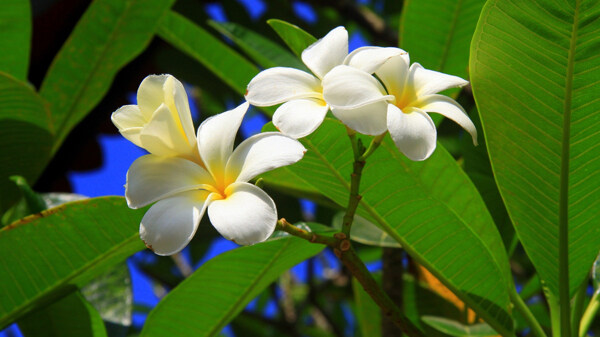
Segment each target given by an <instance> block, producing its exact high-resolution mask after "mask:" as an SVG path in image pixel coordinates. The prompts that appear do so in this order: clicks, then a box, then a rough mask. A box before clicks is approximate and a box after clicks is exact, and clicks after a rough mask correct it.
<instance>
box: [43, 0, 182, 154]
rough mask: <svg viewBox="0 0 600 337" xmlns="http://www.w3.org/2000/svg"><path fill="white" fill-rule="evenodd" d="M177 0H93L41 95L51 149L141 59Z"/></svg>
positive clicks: (50, 72)
mask: <svg viewBox="0 0 600 337" xmlns="http://www.w3.org/2000/svg"><path fill="white" fill-rule="evenodd" d="M174 1H175V0H131V1H122V0H96V1H94V2H92V4H91V5H90V6H89V8H88V9H87V11H86V12H85V14H84V15H83V16H82V17H81V19H80V20H79V22H78V24H77V26H76V27H75V29H74V30H73V33H71V36H70V37H69V39H68V40H67V42H66V43H65V44H64V45H63V47H62V48H61V50H60V52H59V53H58V55H57V56H56V58H55V59H54V61H53V63H52V66H51V67H50V70H49V71H48V74H47V75H46V77H45V79H44V82H43V83H42V87H41V89H40V94H41V95H42V97H44V98H45V99H46V100H48V102H50V110H51V112H52V119H53V121H54V124H55V125H56V136H57V142H56V144H55V150H56V149H57V148H58V146H59V145H60V143H61V142H62V140H63V139H64V138H65V137H66V135H67V134H68V132H69V131H70V130H71V129H72V128H73V127H74V126H75V125H77V123H79V121H81V120H82V119H83V117H85V115H86V114H87V113H88V112H90V111H91V110H92V109H93V108H94V107H95V106H96V104H98V102H99V101H100V100H101V99H102V97H104V94H106V92H107V91H108V89H109V88H110V85H111V83H112V80H113V78H114V77H115V75H116V73H117V72H118V71H119V70H120V69H121V68H122V67H123V66H125V65H126V64H127V63H129V62H130V61H131V60H133V59H134V58H135V57H136V56H137V55H139V54H140V53H141V52H142V51H143V50H144V49H145V48H146V47H147V46H148V44H149V43H150V40H151V39H152V37H153V36H154V31H155V28H156V26H157V24H158V22H159V21H160V20H159V19H160V18H161V17H162V16H163V14H165V12H166V11H168V10H169V8H170V7H171V5H172V4H173V2H174Z"/></svg>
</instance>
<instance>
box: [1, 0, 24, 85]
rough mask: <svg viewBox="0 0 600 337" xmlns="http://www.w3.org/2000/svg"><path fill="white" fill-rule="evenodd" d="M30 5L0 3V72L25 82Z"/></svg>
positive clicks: (11, 1)
mask: <svg viewBox="0 0 600 337" xmlns="http://www.w3.org/2000/svg"><path fill="white" fill-rule="evenodd" d="M31 25H32V24H31V5H30V2H29V1H23V0H3V1H2V2H0V32H2V34H0V51H2V53H0V71H2V72H5V73H8V74H11V75H12V76H14V77H15V78H18V79H19V80H22V81H25V80H27V68H29V50H30V48H31Z"/></svg>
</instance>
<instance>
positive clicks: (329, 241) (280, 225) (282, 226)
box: [275, 218, 338, 247]
mask: <svg viewBox="0 0 600 337" xmlns="http://www.w3.org/2000/svg"><path fill="white" fill-rule="evenodd" d="M275 230H280V231H283V232H286V233H288V234H291V235H293V236H297V237H299V238H302V239H304V240H306V241H310V242H313V243H320V244H323V245H327V246H329V247H335V246H336V245H337V244H338V240H337V239H336V238H333V237H330V236H325V235H321V234H317V233H312V232H309V231H306V230H304V229H302V228H298V227H296V226H294V225H292V224H291V223H289V222H288V221H287V220H286V219H285V218H281V219H280V220H279V221H277V225H276V227H275Z"/></svg>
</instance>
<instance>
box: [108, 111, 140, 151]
mask: <svg viewBox="0 0 600 337" xmlns="http://www.w3.org/2000/svg"><path fill="white" fill-rule="evenodd" d="M110 119H111V120H112V122H113V124H114V125H115V126H116V127H117V129H119V132H120V133H121V134H122V135H123V137H125V138H126V139H127V140H129V141H130V142H132V143H133V144H135V145H137V146H140V147H141V146H142V145H141V143H140V132H141V130H142V127H143V126H144V124H146V120H145V119H144V116H142V112H141V111H140V109H139V108H138V106H137V105H124V106H122V107H120V108H119V109H117V111H115V112H113V113H112V115H111V116H110Z"/></svg>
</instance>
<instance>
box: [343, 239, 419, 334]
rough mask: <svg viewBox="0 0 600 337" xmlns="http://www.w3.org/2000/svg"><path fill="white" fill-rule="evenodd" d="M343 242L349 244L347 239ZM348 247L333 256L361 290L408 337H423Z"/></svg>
mask: <svg viewBox="0 0 600 337" xmlns="http://www.w3.org/2000/svg"><path fill="white" fill-rule="evenodd" d="M344 241H347V242H348V243H349V242H350V241H348V240H347V239H345V240H344ZM344 241H342V245H340V246H341V247H342V248H344V246H343V242H344ZM348 246H349V247H348V249H347V250H342V249H337V248H336V249H334V253H335V255H336V256H337V257H338V258H339V259H340V260H341V261H342V263H343V264H344V266H346V268H347V269H348V270H349V271H350V273H351V274H352V275H353V276H354V277H355V278H356V280H358V282H360V284H361V285H362V287H363V289H364V290H365V291H366V292H367V294H369V296H371V298H372V299H373V301H375V303H377V305H378V306H379V307H380V308H381V310H382V313H383V315H384V316H385V317H387V318H388V319H389V320H390V321H392V322H394V324H395V325H396V326H397V327H398V328H400V329H401V330H402V332H404V333H405V334H407V335H408V336H425V334H424V333H423V332H422V331H421V330H420V329H419V328H418V327H417V326H415V325H414V324H413V323H412V322H411V321H410V320H409V319H408V317H406V316H405V315H404V313H403V312H402V311H401V310H400V308H398V307H397V306H396V304H395V303H394V302H393V301H392V300H391V299H390V298H389V296H388V295H387V294H386V293H385V292H384V291H383V289H382V288H381V286H380V285H379V284H378V283H377V281H375V279H374V278H373V276H372V275H371V273H370V272H369V270H368V269H367V267H366V266H365V264H364V263H363V262H362V260H361V259H360V258H359V257H358V255H356V252H355V251H354V248H352V246H351V245H348Z"/></svg>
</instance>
